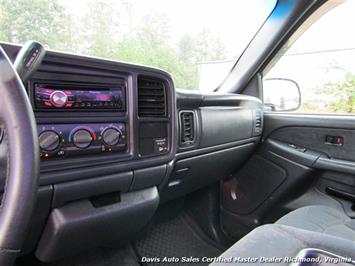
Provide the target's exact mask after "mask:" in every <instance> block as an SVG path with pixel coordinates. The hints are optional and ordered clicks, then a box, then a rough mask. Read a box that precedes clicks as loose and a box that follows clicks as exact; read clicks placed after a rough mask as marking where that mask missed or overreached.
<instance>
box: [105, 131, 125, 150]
mask: <svg viewBox="0 0 355 266" xmlns="http://www.w3.org/2000/svg"><path fill="white" fill-rule="evenodd" d="M121 137H122V133H121V132H120V131H119V130H118V129H116V128H108V129H106V130H105V131H104V132H103V134H102V139H103V141H104V142H105V144H106V145H108V146H115V145H117V144H118V142H119V141H120V140H121Z"/></svg>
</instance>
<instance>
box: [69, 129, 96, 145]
mask: <svg viewBox="0 0 355 266" xmlns="http://www.w3.org/2000/svg"><path fill="white" fill-rule="evenodd" d="M92 140H93V137H92V135H91V133H90V132H89V131H87V130H86V129H79V130H77V131H76V132H75V133H74V135H73V142H74V145H75V146H76V147H78V148H80V149H85V148H87V147H89V146H90V144H91V142H92Z"/></svg>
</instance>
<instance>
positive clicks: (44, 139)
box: [39, 130, 60, 151]
mask: <svg viewBox="0 0 355 266" xmlns="http://www.w3.org/2000/svg"><path fill="white" fill-rule="evenodd" d="M59 143H60V137H59V135H58V134H57V133H56V132H54V131H50V130H46V131H43V132H42V133H41V134H40V135H39V146H40V148H41V149H42V150H45V151H53V150H55V149H57V148H58V147H59Z"/></svg>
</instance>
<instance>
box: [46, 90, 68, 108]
mask: <svg viewBox="0 0 355 266" xmlns="http://www.w3.org/2000/svg"><path fill="white" fill-rule="evenodd" d="M50 101H51V103H52V104H53V105H54V106H55V107H63V106H64V105H65V104H66V103H67V101H68V95H67V94H66V93H65V92H64V91H54V92H52V94H51V96H50Z"/></svg>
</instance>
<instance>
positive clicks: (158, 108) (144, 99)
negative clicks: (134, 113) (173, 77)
mask: <svg viewBox="0 0 355 266" xmlns="http://www.w3.org/2000/svg"><path fill="white" fill-rule="evenodd" d="M166 109H167V104H166V88H165V86H164V82H163V81H162V80H159V79H153V78H138V115H139V116H140V117H166Z"/></svg>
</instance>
